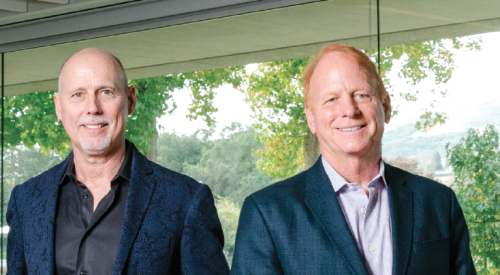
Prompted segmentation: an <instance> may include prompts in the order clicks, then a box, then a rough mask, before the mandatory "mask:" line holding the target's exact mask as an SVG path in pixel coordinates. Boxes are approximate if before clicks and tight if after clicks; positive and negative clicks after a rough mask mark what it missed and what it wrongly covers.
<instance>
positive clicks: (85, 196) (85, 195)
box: [82, 194, 89, 275]
mask: <svg viewBox="0 0 500 275" xmlns="http://www.w3.org/2000/svg"><path fill="white" fill-rule="evenodd" d="M83 198H84V199H88V198H89V195H88V194H84V195H83ZM82 272H85V271H82ZM85 274H87V273H85ZM85 274H82V275H85Z"/></svg>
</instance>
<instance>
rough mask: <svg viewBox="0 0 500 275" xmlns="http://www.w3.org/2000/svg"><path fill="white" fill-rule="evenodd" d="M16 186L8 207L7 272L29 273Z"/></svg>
mask: <svg viewBox="0 0 500 275" xmlns="http://www.w3.org/2000/svg"><path fill="white" fill-rule="evenodd" d="M17 190H18V186H16V187H15V188H14V189H13V190H12V193H11V195H10V200H9V206H8V208H7V217H6V218H7V224H8V225H9V226H10V230H9V235H8V237H7V274H12V275H14V274H16V275H17V274H28V270H27V267H26V261H25V258H24V241H23V231H22V227H21V220H20V217H19V214H18V211H17V205H16V191H17Z"/></svg>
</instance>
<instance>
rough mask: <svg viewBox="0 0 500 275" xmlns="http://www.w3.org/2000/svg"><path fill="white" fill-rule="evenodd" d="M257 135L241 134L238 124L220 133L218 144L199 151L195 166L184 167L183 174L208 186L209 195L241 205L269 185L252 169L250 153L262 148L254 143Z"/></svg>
mask: <svg viewBox="0 0 500 275" xmlns="http://www.w3.org/2000/svg"><path fill="white" fill-rule="evenodd" d="M256 135H257V133H256V131H255V130H254V129H252V128H248V129H247V130H245V131H243V129H242V127H241V125H240V124H239V123H233V124H232V125H231V126H230V127H226V128H225V129H224V130H223V133H222V136H221V138H220V139H218V140H214V141H210V145H209V146H206V147H205V148H203V149H202V157H201V159H200V161H199V163H197V164H196V165H187V166H185V167H184V170H183V171H184V172H185V173H186V174H187V175H189V176H191V177H193V178H194V179H196V180H198V181H200V182H203V183H205V184H207V185H208V186H210V189H211V190H212V192H214V193H215V194H217V195H220V196H223V197H225V198H228V199H231V200H232V201H233V202H235V203H237V204H238V205H241V203H242V202H243V200H244V199H245V197H246V196H248V195H250V194H251V193H253V192H255V191H257V190H259V189H261V188H262V187H265V186H267V185H269V184H271V183H272V179H271V178H270V177H269V176H267V175H264V174H262V173H261V172H260V171H259V170H258V169H257V168H256V166H255V162H256V157H255V156H253V155H252V152H253V151H255V150H258V149H261V148H262V147H263V144H262V143H260V142H258V141H257V140H255V136H256Z"/></svg>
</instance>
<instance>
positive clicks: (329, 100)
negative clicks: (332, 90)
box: [328, 98, 337, 102]
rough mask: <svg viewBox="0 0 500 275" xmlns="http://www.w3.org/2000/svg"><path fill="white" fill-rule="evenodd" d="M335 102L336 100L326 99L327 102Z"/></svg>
mask: <svg viewBox="0 0 500 275" xmlns="http://www.w3.org/2000/svg"><path fill="white" fill-rule="evenodd" d="M335 101H337V99H336V98H330V99H328V102H335Z"/></svg>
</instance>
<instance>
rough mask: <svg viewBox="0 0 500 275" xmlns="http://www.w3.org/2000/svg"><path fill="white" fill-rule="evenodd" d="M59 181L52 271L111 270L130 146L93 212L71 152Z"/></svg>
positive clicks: (83, 273) (86, 274) (86, 272)
mask: <svg viewBox="0 0 500 275" xmlns="http://www.w3.org/2000/svg"><path fill="white" fill-rule="evenodd" d="M70 158H71V159H70V161H69V165H68V168H67V169H66V173H65V174H64V177H63V178H62V180H61V182H60V185H61V186H60V188H59V196H58V203H57V210H56V211H57V212H56V231H55V271H56V274H80V275H93V274H112V273H113V266H114V264H115V258H116V252H117V250H118V244H119V242H120V232H121V228H122V224H123V218H124V214H125V204H126V202H127V194H128V187H129V183H130V174H131V168H132V146H131V145H130V143H129V142H128V141H126V153H125V158H124V160H123V162H122V165H121V167H120V170H119V171H118V173H117V174H116V176H115V177H114V178H113V180H112V181H111V190H110V191H109V193H108V194H107V195H106V196H105V197H104V198H103V199H102V200H101V201H100V202H99V204H98V205H97V207H96V210H95V212H94V202H93V199H92V195H91V194H90V191H89V190H88V189H87V187H85V185H83V184H82V183H80V182H78V181H77V180H76V177H75V172H74V171H75V167H74V163H73V156H70Z"/></svg>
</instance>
